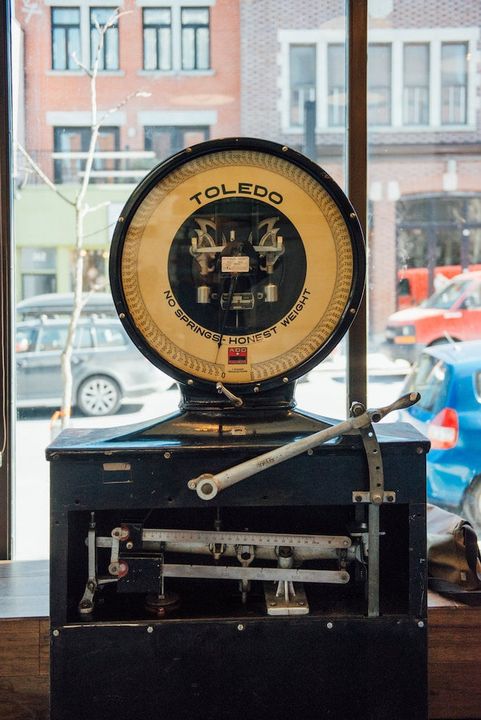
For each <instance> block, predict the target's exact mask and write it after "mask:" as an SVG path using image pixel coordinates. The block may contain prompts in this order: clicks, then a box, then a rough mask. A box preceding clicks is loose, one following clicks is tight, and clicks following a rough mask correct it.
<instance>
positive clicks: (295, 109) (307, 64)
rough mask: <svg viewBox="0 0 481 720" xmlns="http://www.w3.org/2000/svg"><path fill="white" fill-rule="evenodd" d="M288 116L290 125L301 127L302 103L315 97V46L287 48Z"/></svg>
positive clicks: (302, 121)
mask: <svg viewBox="0 0 481 720" xmlns="http://www.w3.org/2000/svg"><path fill="white" fill-rule="evenodd" d="M289 73H290V75H289V87H290V103H289V118H290V124H291V126H292V127H303V125H304V105H305V103H306V102H308V101H309V100H315V99H316V46H315V45H291V46H290V48H289Z"/></svg>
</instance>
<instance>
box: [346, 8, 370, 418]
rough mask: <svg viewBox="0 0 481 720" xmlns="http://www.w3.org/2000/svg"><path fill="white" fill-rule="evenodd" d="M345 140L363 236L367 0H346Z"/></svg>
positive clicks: (355, 365) (358, 351) (362, 398)
mask: <svg viewBox="0 0 481 720" xmlns="http://www.w3.org/2000/svg"><path fill="white" fill-rule="evenodd" d="M347 5H348V44H347V68H348V78H347V86H348V134H347V138H348V142H347V159H348V163H347V181H348V182H347V188H348V193H347V194H348V196H349V199H350V201H351V203H352V205H353V206H354V209H355V211H356V213H357V216H358V218H359V222H360V224H361V227H362V230H363V232H364V236H365V237H366V206H367V192H366V186H367V28H368V21H367V17H368V16H367V0H348V3H347ZM347 353H348V363H347V367H348V369H347V378H346V381H347V409H348V411H349V408H350V407H351V404H352V402H354V401H358V402H361V403H362V404H363V405H366V404H367V311H366V294H365V295H364V299H363V301H362V303H361V305H360V307H359V311H358V314H357V316H356V319H355V320H354V322H353V324H352V325H351V328H350V330H349V334H348V338H347Z"/></svg>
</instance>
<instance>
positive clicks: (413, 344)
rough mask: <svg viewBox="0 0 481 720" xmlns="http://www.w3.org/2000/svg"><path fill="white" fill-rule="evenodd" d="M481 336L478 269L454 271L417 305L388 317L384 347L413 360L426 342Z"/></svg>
mask: <svg viewBox="0 0 481 720" xmlns="http://www.w3.org/2000/svg"><path fill="white" fill-rule="evenodd" d="M478 338H481V272H472V273H462V274H461V275H457V276H456V277H455V278H453V279H452V280H451V281H450V282H448V283H447V284H446V285H445V287H443V288H442V289H441V290H439V291H438V292H435V293H434V294H433V295H431V297H430V298H428V299H427V300H425V301H424V302H423V303H421V305H420V306H419V307H413V308H409V309H406V310H400V311H399V312H395V313H393V314H392V315H390V317H389V318H388V321H387V326H386V333H385V339H386V341H385V343H384V350H385V351H386V352H387V354H388V355H389V356H390V357H391V358H392V359H396V358H403V359H404V360H408V361H409V362H414V360H415V359H416V357H417V356H418V355H419V353H420V352H421V350H423V349H424V348H425V347H427V346H431V345H436V344H439V343H445V342H447V341H448V340H449V339H452V340H454V341H461V340H477V339H478Z"/></svg>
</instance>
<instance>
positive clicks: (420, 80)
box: [403, 43, 429, 125]
mask: <svg viewBox="0 0 481 720" xmlns="http://www.w3.org/2000/svg"><path fill="white" fill-rule="evenodd" d="M403 67H404V88H403V123H404V125H429V45H428V43H408V44H406V45H405V46H404V64H403Z"/></svg>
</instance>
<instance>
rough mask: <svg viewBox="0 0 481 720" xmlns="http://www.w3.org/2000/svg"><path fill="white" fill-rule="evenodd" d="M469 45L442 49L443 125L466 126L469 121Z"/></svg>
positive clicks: (461, 44)
mask: <svg viewBox="0 0 481 720" xmlns="http://www.w3.org/2000/svg"><path fill="white" fill-rule="evenodd" d="M467 62H468V47H467V43H443V44H442V47H441V123H442V124H443V125H464V124H465V123H466V119H467V85H468V68H467Z"/></svg>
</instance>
